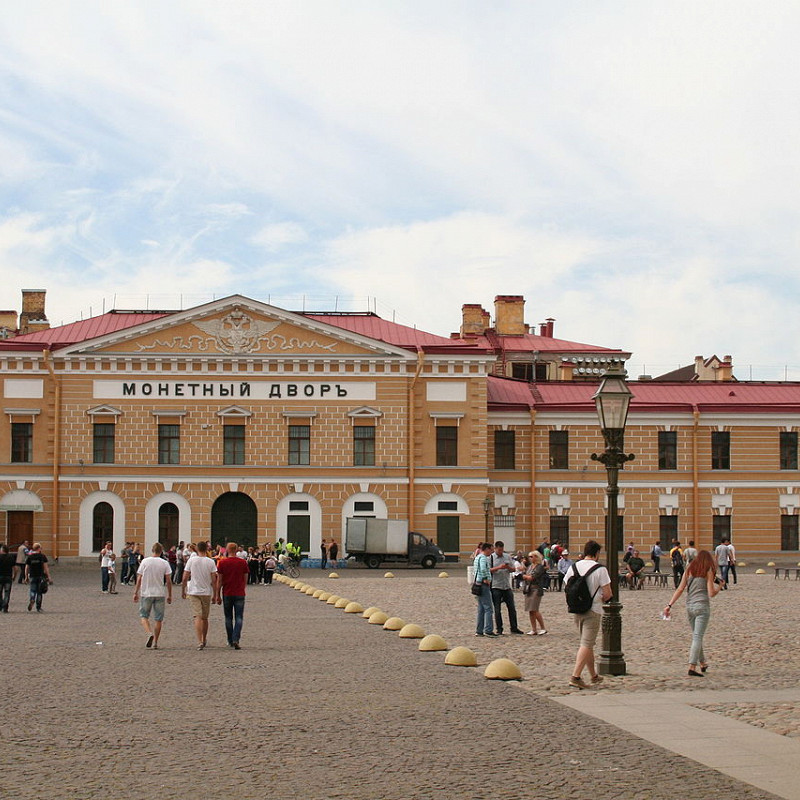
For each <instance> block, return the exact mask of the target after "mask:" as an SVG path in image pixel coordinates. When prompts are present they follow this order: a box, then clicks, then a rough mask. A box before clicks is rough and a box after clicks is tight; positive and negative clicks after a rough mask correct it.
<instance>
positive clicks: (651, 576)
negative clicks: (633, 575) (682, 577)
mask: <svg viewBox="0 0 800 800" xmlns="http://www.w3.org/2000/svg"><path fill="white" fill-rule="evenodd" d="M627 574H628V573H627V572H620V574H619V583H620V586H621V585H622V584H625V585H626V586H627V584H628V581H627ZM639 577H640V578H641V583H642V585H641V586H640V587H639V588H644V587H645V586H649V585H651V584H652V585H653V586H669V579H670V578H671V577H672V575H671V574H670V573H668V572H641V573H640V574H639Z"/></svg>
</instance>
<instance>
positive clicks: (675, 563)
mask: <svg viewBox="0 0 800 800" xmlns="http://www.w3.org/2000/svg"><path fill="white" fill-rule="evenodd" d="M669 558H670V561H671V562H672V582H673V583H674V584H675V588H676V589H677V588H678V584H679V583H680V582H681V578H682V577H683V569H684V565H683V550H681V543H680V542H679V541H678V540H677V539H676V540H675V541H674V542H673V543H672V549H671V550H670V551H669Z"/></svg>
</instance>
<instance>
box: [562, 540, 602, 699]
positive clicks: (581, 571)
mask: <svg viewBox="0 0 800 800" xmlns="http://www.w3.org/2000/svg"><path fill="white" fill-rule="evenodd" d="M600 550H601V547H600V544H599V543H598V542H595V541H594V540H593V539H589V541H588V542H586V544H585V545H584V546H583V558H582V559H581V560H580V561H576V562H575V563H574V564H573V565H572V566H571V567H570V568H569V569H568V570H567V572H566V574H565V575H564V583H567V582H568V581H569V579H570V578H571V577H572V575H573V574H574V573H576V572H577V574H578V575H586V573H587V572H588V571H589V570H590V569H593V567H594V566H595V565H596V564H597V554H598V553H599V552H600ZM586 585H587V587H588V589H589V593H590V594H591V595H592V607H591V609H590V610H589V611H587V612H586V613H585V614H573V615H572V616H573V617H575V625H576V627H577V628H578V631H579V633H580V636H581V643H580V646H579V647H578V655H577V657H576V658H575V669H574V670H573V671H572V677H571V678H570V679H569V685H570V686H573V687H575V688H576V689H588V688H589V684H588V683H586V681H584V680H583V678H582V677H581V674H582V673H583V670H584V668H586V669H588V670H589V679H590V681H591V683H592V684H598V683H602V682H603V678H602V676H600V675H598V674H597V669H596V668H595V664H594V643H595V642H596V641H597V634H598V633H599V631H600V620H601V619H602V616H603V603H606V602H608V601H609V600H610V599H611V578H610V577H609V574H608V570H607V569H606V568H605V567H602V566H601V567H598V568H597V569H595V570H594V571H593V572H592V574H591V575H589V576H588V577H587V578H586Z"/></svg>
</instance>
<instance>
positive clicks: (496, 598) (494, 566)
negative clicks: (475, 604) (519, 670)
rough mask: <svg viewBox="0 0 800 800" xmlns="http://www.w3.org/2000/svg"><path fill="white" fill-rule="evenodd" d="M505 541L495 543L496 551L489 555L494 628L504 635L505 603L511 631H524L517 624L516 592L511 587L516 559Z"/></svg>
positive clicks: (500, 634) (498, 633) (499, 634)
mask: <svg viewBox="0 0 800 800" xmlns="http://www.w3.org/2000/svg"><path fill="white" fill-rule="evenodd" d="M504 549H505V544H503V542H495V543H494V552H493V553H492V554H491V555H490V557H489V572H490V573H491V575H492V605H493V606H494V629H495V631H496V632H497V635H498V636H502V635H503V615H502V613H501V610H502V606H503V603H505V604H506V609H507V610H508V625H509V628H510V629H511V633H522V631H521V630H520V629H519V626H518V625H517V607H516V605H515V604H514V592H513V590H512V589H511V573H512V572H513V571H514V559H513V558H511V556H510V555H508V553H506V552H504Z"/></svg>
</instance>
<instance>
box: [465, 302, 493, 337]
mask: <svg viewBox="0 0 800 800" xmlns="http://www.w3.org/2000/svg"><path fill="white" fill-rule="evenodd" d="M489 325H490V318H489V312H488V311H484V309H483V306H481V305H480V304H479V303H465V304H464V305H463V306H461V331H460V333H461V336H462V337H468V336H482V335H483V333H484V331H485V330H486V329H487V328H488V327H489Z"/></svg>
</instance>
